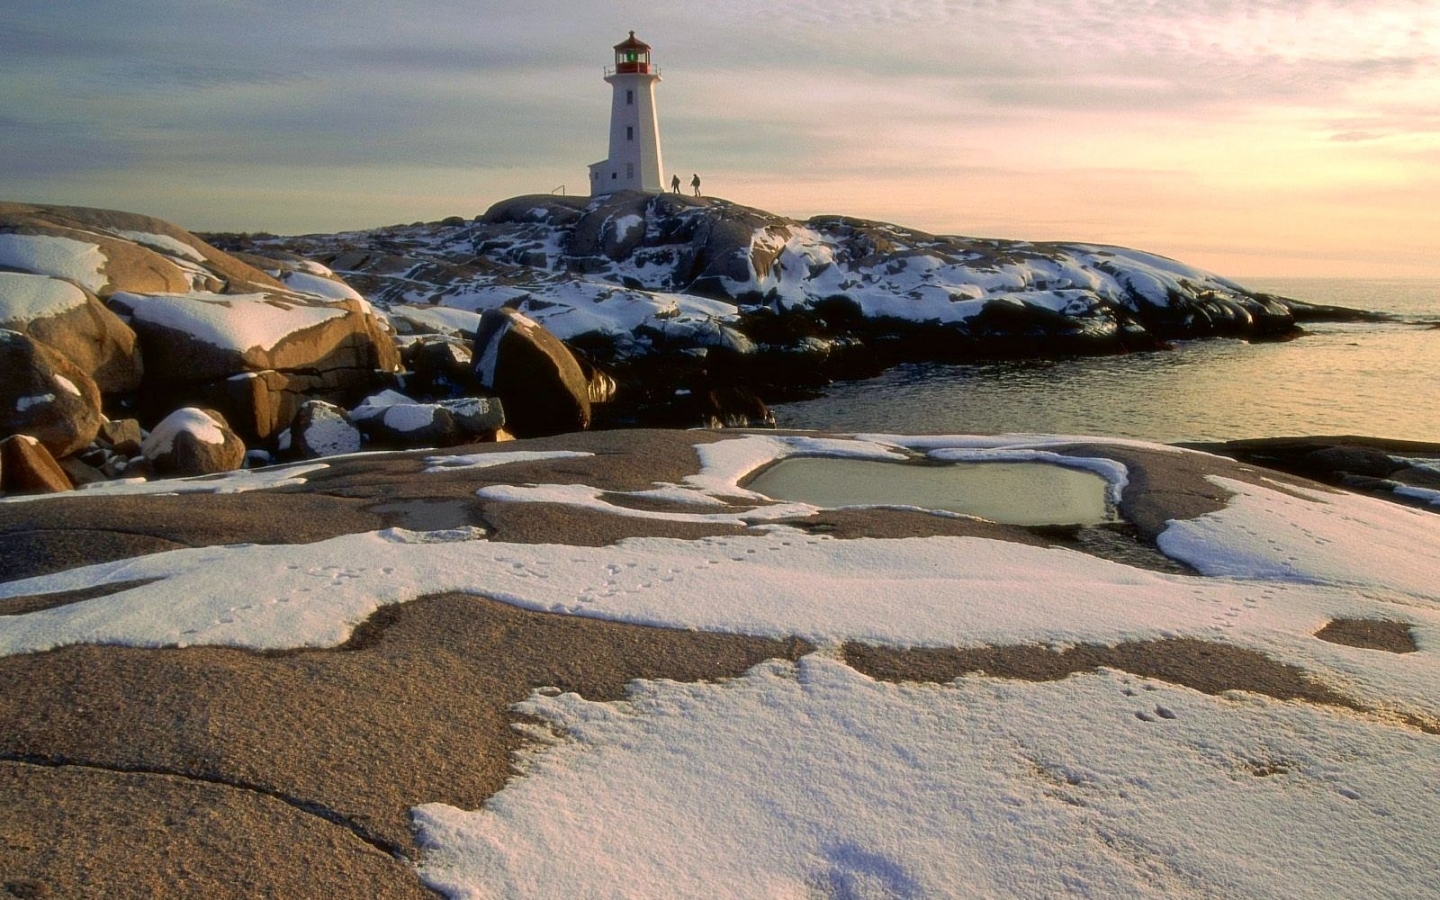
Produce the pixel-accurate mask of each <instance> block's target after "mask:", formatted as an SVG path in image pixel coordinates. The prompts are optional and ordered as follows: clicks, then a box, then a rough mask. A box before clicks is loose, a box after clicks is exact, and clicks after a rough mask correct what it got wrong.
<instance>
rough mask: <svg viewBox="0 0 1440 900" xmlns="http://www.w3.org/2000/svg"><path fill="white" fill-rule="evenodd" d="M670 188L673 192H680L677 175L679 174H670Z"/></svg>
mask: <svg viewBox="0 0 1440 900" xmlns="http://www.w3.org/2000/svg"><path fill="white" fill-rule="evenodd" d="M670 190H672V191H674V192H675V193H677V194H678V193H680V176H679V175H671V176H670Z"/></svg>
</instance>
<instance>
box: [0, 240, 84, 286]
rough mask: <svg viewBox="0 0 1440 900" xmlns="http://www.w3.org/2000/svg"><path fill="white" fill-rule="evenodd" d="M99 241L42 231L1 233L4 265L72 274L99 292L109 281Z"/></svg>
mask: <svg viewBox="0 0 1440 900" xmlns="http://www.w3.org/2000/svg"><path fill="white" fill-rule="evenodd" d="M105 263H106V259H105V254H104V253H102V252H101V251H100V246H99V245H98V244H93V243H90V242H89V241H77V240H74V239H72V238H66V237H58V236H56V235H41V234H0V266H5V267H8V268H11V269H20V270H22V271H25V272H33V273H35V274H37V275H49V276H51V277H54V278H68V279H70V280H71V281H74V282H75V283H76V284H79V285H80V286H81V287H83V288H86V289H88V290H89V291H90V292H91V293H98V292H99V291H100V290H101V289H102V288H103V287H105V285H106V284H107V283H108V279H107V278H106V277H105V275H104V273H103V271H102V270H103V269H104V268H105Z"/></svg>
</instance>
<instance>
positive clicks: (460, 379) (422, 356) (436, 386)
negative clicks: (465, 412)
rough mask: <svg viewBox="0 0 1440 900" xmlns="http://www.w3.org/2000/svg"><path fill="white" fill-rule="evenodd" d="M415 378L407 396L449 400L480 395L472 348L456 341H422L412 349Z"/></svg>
mask: <svg viewBox="0 0 1440 900" xmlns="http://www.w3.org/2000/svg"><path fill="white" fill-rule="evenodd" d="M405 355H406V357H407V359H406V362H407V364H408V365H409V366H410V370H411V373H412V374H411V375H410V376H408V377H407V378H406V379H405V387H406V390H407V392H409V393H410V394H412V395H414V396H417V397H435V398H449V397H459V396H470V395H473V394H475V393H477V392H478V390H479V388H480V384H479V382H478V381H476V379H475V368H474V364H473V361H472V359H471V355H470V348H469V347H468V346H467V345H465V344H463V343H461V342H460V341H459V340H457V339H454V338H446V337H434V338H422V339H420V340H418V341H416V342H415V343H414V344H412V345H411V347H410V348H408V350H407V352H406V354H405Z"/></svg>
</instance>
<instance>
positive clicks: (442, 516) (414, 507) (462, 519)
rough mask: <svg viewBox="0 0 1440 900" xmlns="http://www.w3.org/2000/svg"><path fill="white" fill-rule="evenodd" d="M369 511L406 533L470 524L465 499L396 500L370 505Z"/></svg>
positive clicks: (461, 526)
mask: <svg viewBox="0 0 1440 900" xmlns="http://www.w3.org/2000/svg"><path fill="white" fill-rule="evenodd" d="M370 511H371V512H375V513H380V514H382V515H385V516H386V517H387V522H388V524H391V525H398V526H400V527H401V528H404V529H406V530H408V531H444V530H446V529H450V528H463V527H465V526H466V525H470V524H472V523H471V520H470V501H468V500H430V499H418V500H397V501H393V502H391V503H384V504H381V505H379V506H372V507H370Z"/></svg>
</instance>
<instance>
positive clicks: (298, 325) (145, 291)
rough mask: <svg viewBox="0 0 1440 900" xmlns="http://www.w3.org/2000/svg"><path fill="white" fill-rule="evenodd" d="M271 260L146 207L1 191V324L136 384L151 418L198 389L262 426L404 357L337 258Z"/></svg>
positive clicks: (101, 377)
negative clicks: (127, 209) (19, 198)
mask: <svg viewBox="0 0 1440 900" xmlns="http://www.w3.org/2000/svg"><path fill="white" fill-rule="evenodd" d="M262 264H265V265H266V266H267V267H270V266H271V265H272V264H273V268H272V269H271V271H270V272H267V271H262V269H260V268H257V267H255V266H254V265H251V264H250V263H249V262H246V261H244V260H241V259H238V258H236V257H234V256H231V255H230V254H229V253H226V252H224V251H221V250H219V249H217V248H215V247H213V246H210V245H209V244H207V243H205V242H204V241H202V240H200V239H199V238H197V237H195V236H194V235H193V234H190V233H189V232H187V231H185V230H184V229H181V228H178V227H176V226H175V225H172V224H170V223H168V222H164V221H161V220H159V219H154V218H151V217H148V216H141V215H135V214H132V213H124V212H116V211H111V210H99V209H88V208H81V207H57V206H39V205H29V204H19V203H0V270H6V271H0V327H7V328H11V329H13V330H18V331H23V332H25V333H27V334H30V335H31V336H33V337H35V338H36V339H37V340H42V341H45V342H46V343H48V344H50V345H52V346H53V347H55V348H56V349H57V350H59V351H60V353H62V354H63V355H64V356H66V357H68V358H69V359H70V360H71V361H72V362H74V363H75V364H76V365H78V366H79V367H80V369H82V370H83V371H85V372H86V373H87V374H89V375H91V376H92V377H93V378H95V380H96V381H97V382H98V383H99V385H100V387H101V389H102V390H103V391H105V392H106V393H107V394H127V393H131V392H135V393H138V401H139V408H140V409H142V411H143V414H144V415H145V417H146V419H147V421H157V420H159V419H160V418H163V417H164V415H165V414H167V413H169V412H170V411H172V410H173V409H175V408H176V407H178V406H181V405H185V404H187V403H190V402H193V401H195V400H197V399H198V400H203V402H205V403H208V404H210V405H213V406H216V407H218V408H220V409H221V411H222V413H223V414H224V415H226V416H229V417H232V418H233V420H234V421H235V422H236V424H237V426H238V427H239V428H240V429H241V430H242V431H243V432H245V434H246V435H247V436H250V437H261V438H268V437H270V436H271V435H273V434H274V433H275V432H276V431H278V430H279V429H280V428H283V427H284V426H285V425H287V424H289V421H290V419H291V418H292V417H293V415H294V413H295V409H296V407H298V405H299V403H301V402H303V401H304V400H305V399H306V397H307V396H311V395H318V396H320V397H328V398H331V399H334V400H342V401H346V402H349V401H351V400H353V399H354V397H355V396H361V395H363V394H364V393H365V392H367V391H369V390H373V389H374V388H375V387H376V386H378V384H379V381H380V380H381V377H382V376H383V375H384V374H385V373H390V372H394V371H397V370H398V369H399V365H400V363H399V353H398V350H397V349H396V347H395V343H394V339H393V335H392V334H391V333H390V332H389V331H388V330H387V328H386V326H385V325H384V324H383V323H382V322H381V320H380V319H379V318H377V316H376V315H375V313H374V310H373V308H372V307H371V306H370V304H369V303H368V302H367V301H366V300H365V299H364V298H363V297H361V296H360V295H359V294H358V293H357V292H356V291H354V290H353V289H352V288H350V287H349V286H348V285H346V284H344V282H343V281H342V280H341V279H339V278H338V277H336V276H335V275H334V274H333V273H332V272H330V270H328V269H327V268H325V267H324V266H322V265H320V264H318V263H314V262H310V261H307V260H303V259H300V258H298V257H296V258H293V259H288V260H283V261H269V260H262ZM271 272H273V274H272V273H271ZM116 313H118V314H119V315H118V316H117V315H116ZM137 335H138V338H137ZM142 351H143V352H142ZM142 356H143V358H144V366H143V374H144V377H143V381H142V365H141V363H142ZM263 373H271V377H268V378H264V377H261V378H259V380H255V379H252V380H254V383H253V384H250V385H243V384H236V383H232V382H231V379H233V378H235V377H237V376H242V377H243V376H257V377H259V376H262V375H263ZM247 388H248V389H247Z"/></svg>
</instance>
